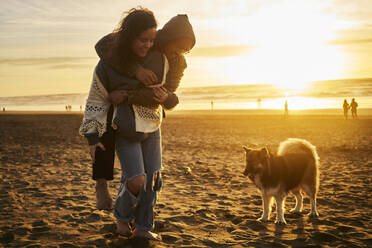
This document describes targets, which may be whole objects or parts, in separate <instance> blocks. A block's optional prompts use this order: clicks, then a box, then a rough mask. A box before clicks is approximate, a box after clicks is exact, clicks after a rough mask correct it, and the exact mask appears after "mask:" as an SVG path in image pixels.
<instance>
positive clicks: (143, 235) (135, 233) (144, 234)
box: [133, 229, 161, 241]
mask: <svg viewBox="0 0 372 248" xmlns="http://www.w3.org/2000/svg"><path fill="white" fill-rule="evenodd" d="M133 237H139V238H146V239H148V240H154V241H161V236H160V235H159V234H156V233H153V232H150V231H142V230H138V229H135V230H134V231H133Z"/></svg>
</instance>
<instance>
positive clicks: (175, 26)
mask: <svg viewBox="0 0 372 248" xmlns="http://www.w3.org/2000/svg"><path fill="white" fill-rule="evenodd" d="M179 38H189V39H191V40H192V42H193V44H192V46H191V48H192V47H194V45H195V34H194V30H193V28H192V26H191V24H190V22H189V18H188V17H187V15H177V16H175V17H173V18H172V19H170V20H169V21H168V22H167V23H166V24H165V25H164V27H163V28H162V29H160V30H158V32H157V35H156V41H155V42H156V46H158V47H159V48H161V47H163V46H164V45H165V44H167V43H168V42H169V41H172V40H176V39H179Z"/></svg>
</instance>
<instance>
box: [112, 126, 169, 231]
mask: <svg viewBox="0 0 372 248" xmlns="http://www.w3.org/2000/svg"><path fill="white" fill-rule="evenodd" d="M115 139H116V140H115V141H116V144H115V148H116V154H117V156H118V158H119V161H120V165H121V171H122V175H121V184H120V187H119V191H118V195H117V197H116V202H115V206H114V216H115V217H116V219H117V220H118V221H120V222H124V223H130V222H132V221H133V220H134V226H135V228H137V229H139V230H143V231H151V230H153V229H154V207H155V204H156V200H157V194H158V192H159V191H160V189H161V186H162V179H161V174H160V170H161V169H162V162H161V133H160V129H158V130H157V131H155V132H153V133H150V134H149V136H148V137H147V138H146V139H145V140H143V141H140V142H132V141H128V140H126V139H125V138H123V137H120V136H118V135H117V136H116V137H115ZM141 175H145V184H144V187H143V189H142V190H141V191H140V193H139V194H138V195H137V196H134V195H133V194H132V193H131V192H130V191H129V190H128V185H127V182H128V180H130V179H132V178H134V177H137V176H141Z"/></svg>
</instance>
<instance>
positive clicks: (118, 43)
mask: <svg viewBox="0 0 372 248" xmlns="http://www.w3.org/2000/svg"><path fill="white" fill-rule="evenodd" d="M124 14H126V16H125V17H124V18H123V19H122V20H121V21H120V23H119V25H118V27H117V28H116V29H115V30H114V31H113V34H114V44H113V47H112V53H114V54H113V55H116V56H114V57H115V58H116V60H119V61H116V62H118V63H119V64H121V65H123V66H125V65H129V64H131V63H133V62H135V61H136V60H138V59H139V58H138V56H136V55H135V54H134V53H133V51H132V48H131V46H132V43H133V41H134V40H135V39H136V38H137V37H138V36H139V35H140V34H141V33H142V32H144V31H146V30H148V29H151V28H156V27H157V22H156V19H155V16H154V13H153V12H152V11H150V10H148V9H146V8H143V7H137V8H132V9H130V10H129V11H127V12H124Z"/></svg>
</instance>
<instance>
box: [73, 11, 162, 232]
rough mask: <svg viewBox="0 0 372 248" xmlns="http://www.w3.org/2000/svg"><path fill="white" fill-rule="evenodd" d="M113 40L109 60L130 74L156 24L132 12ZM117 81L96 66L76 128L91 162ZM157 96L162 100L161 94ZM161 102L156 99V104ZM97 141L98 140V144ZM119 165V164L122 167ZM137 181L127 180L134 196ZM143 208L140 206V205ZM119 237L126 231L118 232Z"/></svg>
mask: <svg viewBox="0 0 372 248" xmlns="http://www.w3.org/2000/svg"><path fill="white" fill-rule="evenodd" d="M114 34H115V40H114V43H113V46H112V49H111V53H112V59H113V60H114V61H115V63H117V64H120V65H121V67H122V68H126V69H128V70H131V68H132V67H133V66H135V65H136V64H138V62H139V61H140V60H141V59H142V58H143V57H145V56H146V54H147V52H148V51H149V49H150V48H151V46H152V45H153V41H154V39H155V35H156V20H155V18H154V15H153V13H152V12H151V11H149V10H146V9H142V8H141V9H132V10H130V11H129V13H128V15H127V16H126V17H125V18H124V19H123V21H122V22H121V25H120V27H119V28H118V30H117V31H116V32H115V33H114ZM116 79H117V77H115V74H114V73H113V71H112V69H111V68H110V67H109V66H107V65H106V64H105V63H104V62H103V61H100V62H99V63H98V65H97V66H96V69H95V73H94V76H93V81H92V85H91V89H90V92H89V96H88V99H87V104H86V109H85V114H84V120H83V123H82V125H81V127H80V133H81V134H83V135H84V136H85V137H87V139H88V142H89V145H90V151H91V156H92V160H93V162H95V155H96V154H95V153H96V149H98V148H100V149H101V150H105V147H104V146H103V144H102V143H101V142H100V141H101V140H102V137H103V134H104V133H105V132H106V124H107V123H106V122H107V116H108V113H109V109H110V106H111V104H110V102H109V101H108V100H109V99H108V92H109V91H110V90H111V85H112V83H113V82H115V80H116ZM136 87H138V85H128V88H136ZM161 96H164V94H162V95H161ZM162 99H164V98H163V97H160V99H159V100H162ZM100 139H101V140H100ZM122 165H123V163H122ZM137 182H138V180H137V181H136V180H128V182H127V186H128V187H129V188H130V189H131V190H132V191H133V192H132V193H135V192H134V187H135V186H136V185H138V184H137ZM142 205H143V204H142ZM118 231H119V232H120V233H121V234H128V233H129V232H128V231H123V230H122V229H120V228H119V229H118ZM146 234H148V233H147V231H146V230H145V231H143V232H140V231H137V235H136V236H141V235H142V236H144V235H146Z"/></svg>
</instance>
